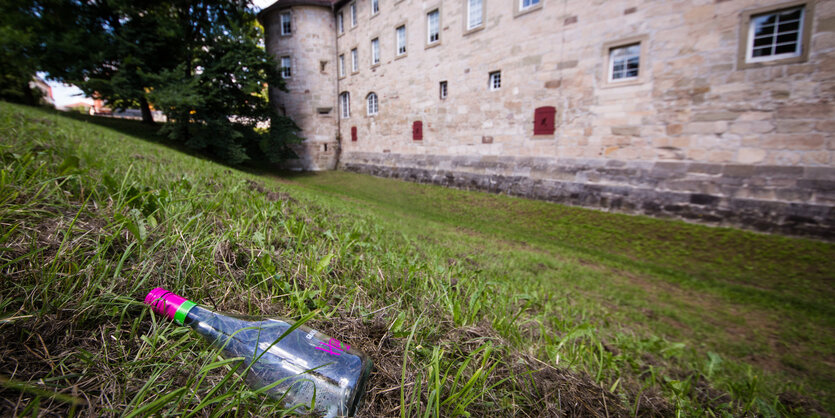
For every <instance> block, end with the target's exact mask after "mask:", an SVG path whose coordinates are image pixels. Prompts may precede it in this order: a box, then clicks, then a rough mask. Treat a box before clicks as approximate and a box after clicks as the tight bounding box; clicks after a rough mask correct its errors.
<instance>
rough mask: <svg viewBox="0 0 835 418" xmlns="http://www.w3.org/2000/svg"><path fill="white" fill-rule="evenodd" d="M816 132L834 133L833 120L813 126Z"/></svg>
mask: <svg viewBox="0 0 835 418" xmlns="http://www.w3.org/2000/svg"><path fill="white" fill-rule="evenodd" d="M815 130H817V131H818V132H825V133H835V120H822V121H820V122H818V123H817V124H816V125H815Z"/></svg>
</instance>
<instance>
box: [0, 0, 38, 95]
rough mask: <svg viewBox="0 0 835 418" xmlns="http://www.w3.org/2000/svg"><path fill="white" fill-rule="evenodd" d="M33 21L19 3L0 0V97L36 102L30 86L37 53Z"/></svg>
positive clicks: (34, 93) (35, 28)
mask: <svg viewBox="0 0 835 418" xmlns="http://www.w3.org/2000/svg"><path fill="white" fill-rule="evenodd" d="M36 23H37V21H36V20H34V19H32V18H31V14H30V13H28V11H27V10H25V8H24V7H22V5H20V4H17V2H14V1H11V0H0V99H4V100H8V101H11V102H17V103H23V104H28V105H31V106H34V105H35V104H37V93H36V92H35V91H34V90H33V89H32V88H31V87H30V86H29V83H30V82H31V81H32V78H33V77H34V76H35V72H36V71H37V67H38V57H39V56H40V47H39V44H38V38H37V33H38V32H37V27H36V25H35V24H36Z"/></svg>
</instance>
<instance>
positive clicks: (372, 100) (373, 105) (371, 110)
mask: <svg viewBox="0 0 835 418" xmlns="http://www.w3.org/2000/svg"><path fill="white" fill-rule="evenodd" d="M365 100H366V102H367V104H368V106H367V111H368V116H374V115H376V114H377V110H378V108H379V106H378V103H377V93H374V92H371V93H368V97H366V98H365Z"/></svg>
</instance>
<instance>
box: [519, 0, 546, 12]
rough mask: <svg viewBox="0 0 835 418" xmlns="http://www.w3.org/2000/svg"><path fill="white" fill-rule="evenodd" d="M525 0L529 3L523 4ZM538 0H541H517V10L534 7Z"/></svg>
mask: <svg viewBox="0 0 835 418" xmlns="http://www.w3.org/2000/svg"><path fill="white" fill-rule="evenodd" d="M526 1H527V2H528V3H529V4H528V5H527V6H525V2H526ZM540 1H542V0H519V11H520V12H524V11H526V10H528V9H530V8H532V7H536V6H537V5H538V4H539V2H540Z"/></svg>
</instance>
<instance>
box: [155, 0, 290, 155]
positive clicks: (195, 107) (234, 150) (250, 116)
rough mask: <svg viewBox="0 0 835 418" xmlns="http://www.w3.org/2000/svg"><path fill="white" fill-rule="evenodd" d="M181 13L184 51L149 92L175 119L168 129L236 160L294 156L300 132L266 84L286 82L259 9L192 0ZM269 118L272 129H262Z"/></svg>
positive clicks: (188, 142) (193, 144) (191, 144)
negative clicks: (264, 39) (266, 44)
mask: <svg viewBox="0 0 835 418" xmlns="http://www.w3.org/2000/svg"><path fill="white" fill-rule="evenodd" d="M186 12H187V13H188V15H187V16H188V18H186V17H185V13H186ZM178 13H180V14H179V18H180V21H181V22H182V24H181V25H180V26H179V28H180V30H182V32H181V36H182V37H181V42H182V43H183V44H184V45H185V46H186V57H185V60H184V62H183V63H181V64H180V65H178V66H177V67H176V68H174V69H173V70H166V71H163V72H161V73H159V75H158V76H157V77H156V78H155V83H154V84H155V85H156V86H157V87H156V88H155V89H154V91H153V93H152V94H151V98H152V100H153V102H154V103H156V104H157V105H158V106H159V107H160V108H161V109H162V110H163V111H164V112H165V113H166V114H167V115H168V117H169V118H170V119H172V120H173V122H174V123H172V124H170V125H169V126H166V128H165V132H166V133H167V134H168V136H169V137H171V138H174V139H180V140H184V141H185V143H186V145H187V146H189V147H192V148H195V149H204V150H206V151H208V152H210V153H212V154H214V155H216V156H218V157H220V158H221V159H223V160H224V161H227V162H230V163H241V162H243V161H246V160H249V159H252V158H255V159H265V160H268V161H271V162H277V161H280V160H282V159H285V158H287V157H292V156H293V153H292V151H291V150H290V149H289V147H288V145H289V144H292V143H297V142H300V141H301V138H299V137H298V136H297V135H296V134H295V133H296V132H297V131H298V127H297V126H296V125H295V124H294V123H293V122H292V121H291V120H290V119H288V118H286V117H283V116H279V115H277V114H276V113H275V111H274V110H273V108H272V107H271V106H270V105H269V101H268V99H267V93H266V91H267V90H266V86H267V84H269V85H272V86H280V87H283V81H282V80H281V78H280V76H279V73H278V69H277V66H276V64H275V62H274V61H273V59H272V57H271V56H270V55H269V54H267V52H266V51H265V50H264V49H263V48H262V47H260V46H259V43H258V40H259V39H260V38H261V36H262V33H261V28H260V26H258V25H257V23H256V20H255V15H254V14H253V13H251V12H250V11H248V10H245V9H243V8H241V7H239V6H238V5H237V3H235V2H227V3H223V2H191V3H190V7H189V8H188V10H178ZM267 122H270V126H271V127H270V129H258V125H259V124H262V125H265V124H266V123H267Z"/></svg>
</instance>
